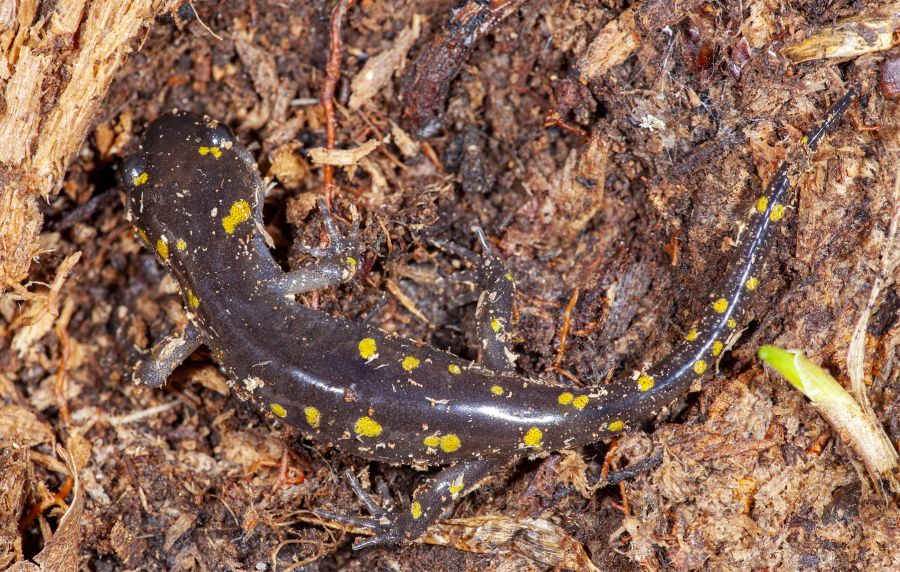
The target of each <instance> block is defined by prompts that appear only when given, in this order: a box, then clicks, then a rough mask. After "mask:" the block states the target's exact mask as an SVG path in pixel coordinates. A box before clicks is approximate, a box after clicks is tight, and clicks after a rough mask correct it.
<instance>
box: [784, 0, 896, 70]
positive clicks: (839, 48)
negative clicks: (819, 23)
mask: <svg viewBox="0 0 900 572" xmlns="http://www.w3.org/2000/svg"><path fill="white" fill-rule="evenodd" d="M898 29H900V3H895V4H892V5H891V6H888V7H886V8H882V9H880V10H877V11H874V12H872V13H869V14H863V15H861V16H855V17H853V18H847V19H845V20H841V21H840V22H838V23H837V24H834V25H828V26H823V27H822V28H820V29H819V30H816V31H815V32H813V33H812V34H810V35H809V37H807V38H806V39H804V40H802V41H800V42H797V43H796V44H792V45H790V46H788V47H786V48H784V50H782V52H781V53H782V54H783V55H784V56H786V57H788V58H789V59H790V60H791V61H792V62H794V63H795V64H799V63H803V62H808V61H811V60H821V59H836V58H852V57H856V56H861V55H863V54H868V53H872V52H881V51H884V50H887V49H890V48H891V47H893V46H895V45H897V43H898V42H897V38H898V35H897V31H898Z"/></svg>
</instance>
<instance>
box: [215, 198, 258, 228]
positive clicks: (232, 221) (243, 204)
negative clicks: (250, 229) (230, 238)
mask: <svg viewBox="0 0 900 572" xmlns="http://www.w3.org/2000/svg"><path fill="white" fill-rule="evenodd" d="M250 214H251V211H250V203H248V202H247V201H245V200H243V199H241V200H239V201H237V202H235V203H234V204H233V205H231V209H230V210H229V212H228V216H226V217H223V218H222V228H224V229H225V232H226V233H228V234H234V229H235V228H237V225H238V224H240V223H242V222H244V221H245V220H248V219H249V218H250Z"/></svg>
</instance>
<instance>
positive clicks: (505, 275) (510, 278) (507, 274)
mask: <svg viewBox="0 0 900 572" xmlns="http://www.w3.org/2000/svg"><path fill="white" fill-rule="evenodd" d="M503 277H504V278H506V279H507V280H509V281H510V282H513V275H512V272H507V273H506V274H504V275H503Z"/></svg>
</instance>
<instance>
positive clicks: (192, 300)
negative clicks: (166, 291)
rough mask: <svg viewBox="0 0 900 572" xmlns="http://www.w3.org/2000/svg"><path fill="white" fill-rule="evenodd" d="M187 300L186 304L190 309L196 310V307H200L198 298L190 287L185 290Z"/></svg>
mask: <svg viewBox="0 0 900 572" xmlns="http://www.w3.org/2000/svg"><path fill="white" fill-rule="evenodd" d="M187 301H188V306H190V307H191V309H193V310H196V309H197V308H199V307H200V298H198V297H197V295H196V294H194V291H193V290H191V289H190V288H188V291H187Z"/></svg>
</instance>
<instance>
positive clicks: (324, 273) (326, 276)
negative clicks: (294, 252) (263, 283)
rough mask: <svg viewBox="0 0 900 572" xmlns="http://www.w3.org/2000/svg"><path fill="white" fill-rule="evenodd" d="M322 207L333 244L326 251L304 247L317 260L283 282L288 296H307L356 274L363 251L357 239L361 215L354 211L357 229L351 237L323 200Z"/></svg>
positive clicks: (351, 232) (351, 230)
mask: <svg viewBox="0 0 900 572" xmlns="http://www.w3.org/2000/svg"><path fill="white" fill-rule="evenodd" d="M318 205H319V211H320V212H321V213H322V222H323V224H324V225H325V231H326V233H327V234H328V240H329V243H330V244H329V245H328V246H327V247H325V248H315V247H310V246H301V247H300V248H301V249H302V250H304V251H305V252H307V253H308V254H310V255H312V256H313V257H315V260H314V261H313V262H312V263H310V264H308V265H306V266H303V267H302V268H298V269H297V270H294V271H291V272H288V273H286V274H285V275H284V277H283V278H282V280H281V288H282V289H283V290H284V293H285V294H303V293H305V292H312V291H314V290H319V289H321V288H327V287H329V286H336V285H337V284H341V283H343V282H346V281H348V280H350V279H351V278H353V276H354V275H355V274H356V268H357V265H358V261H359V259H360V252H361V248H360V244H359V240H358V238H357V235H358V233H359V215H358V214H357V212H356V209H355V208H354V209H353V210H352V217H353V223H352V225H353V226H352V228H351V229H350V232H349V233H348V234H347V236H344V235H342V234H341V233H340V231H339V230H338V228H337V225H336V224H335V223H334V219H333V218H332V217H331V213H330V211H329V210H328V207H327V206H326V205H325V201H324V200H322V199H319V201H318Z"/></svg>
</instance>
